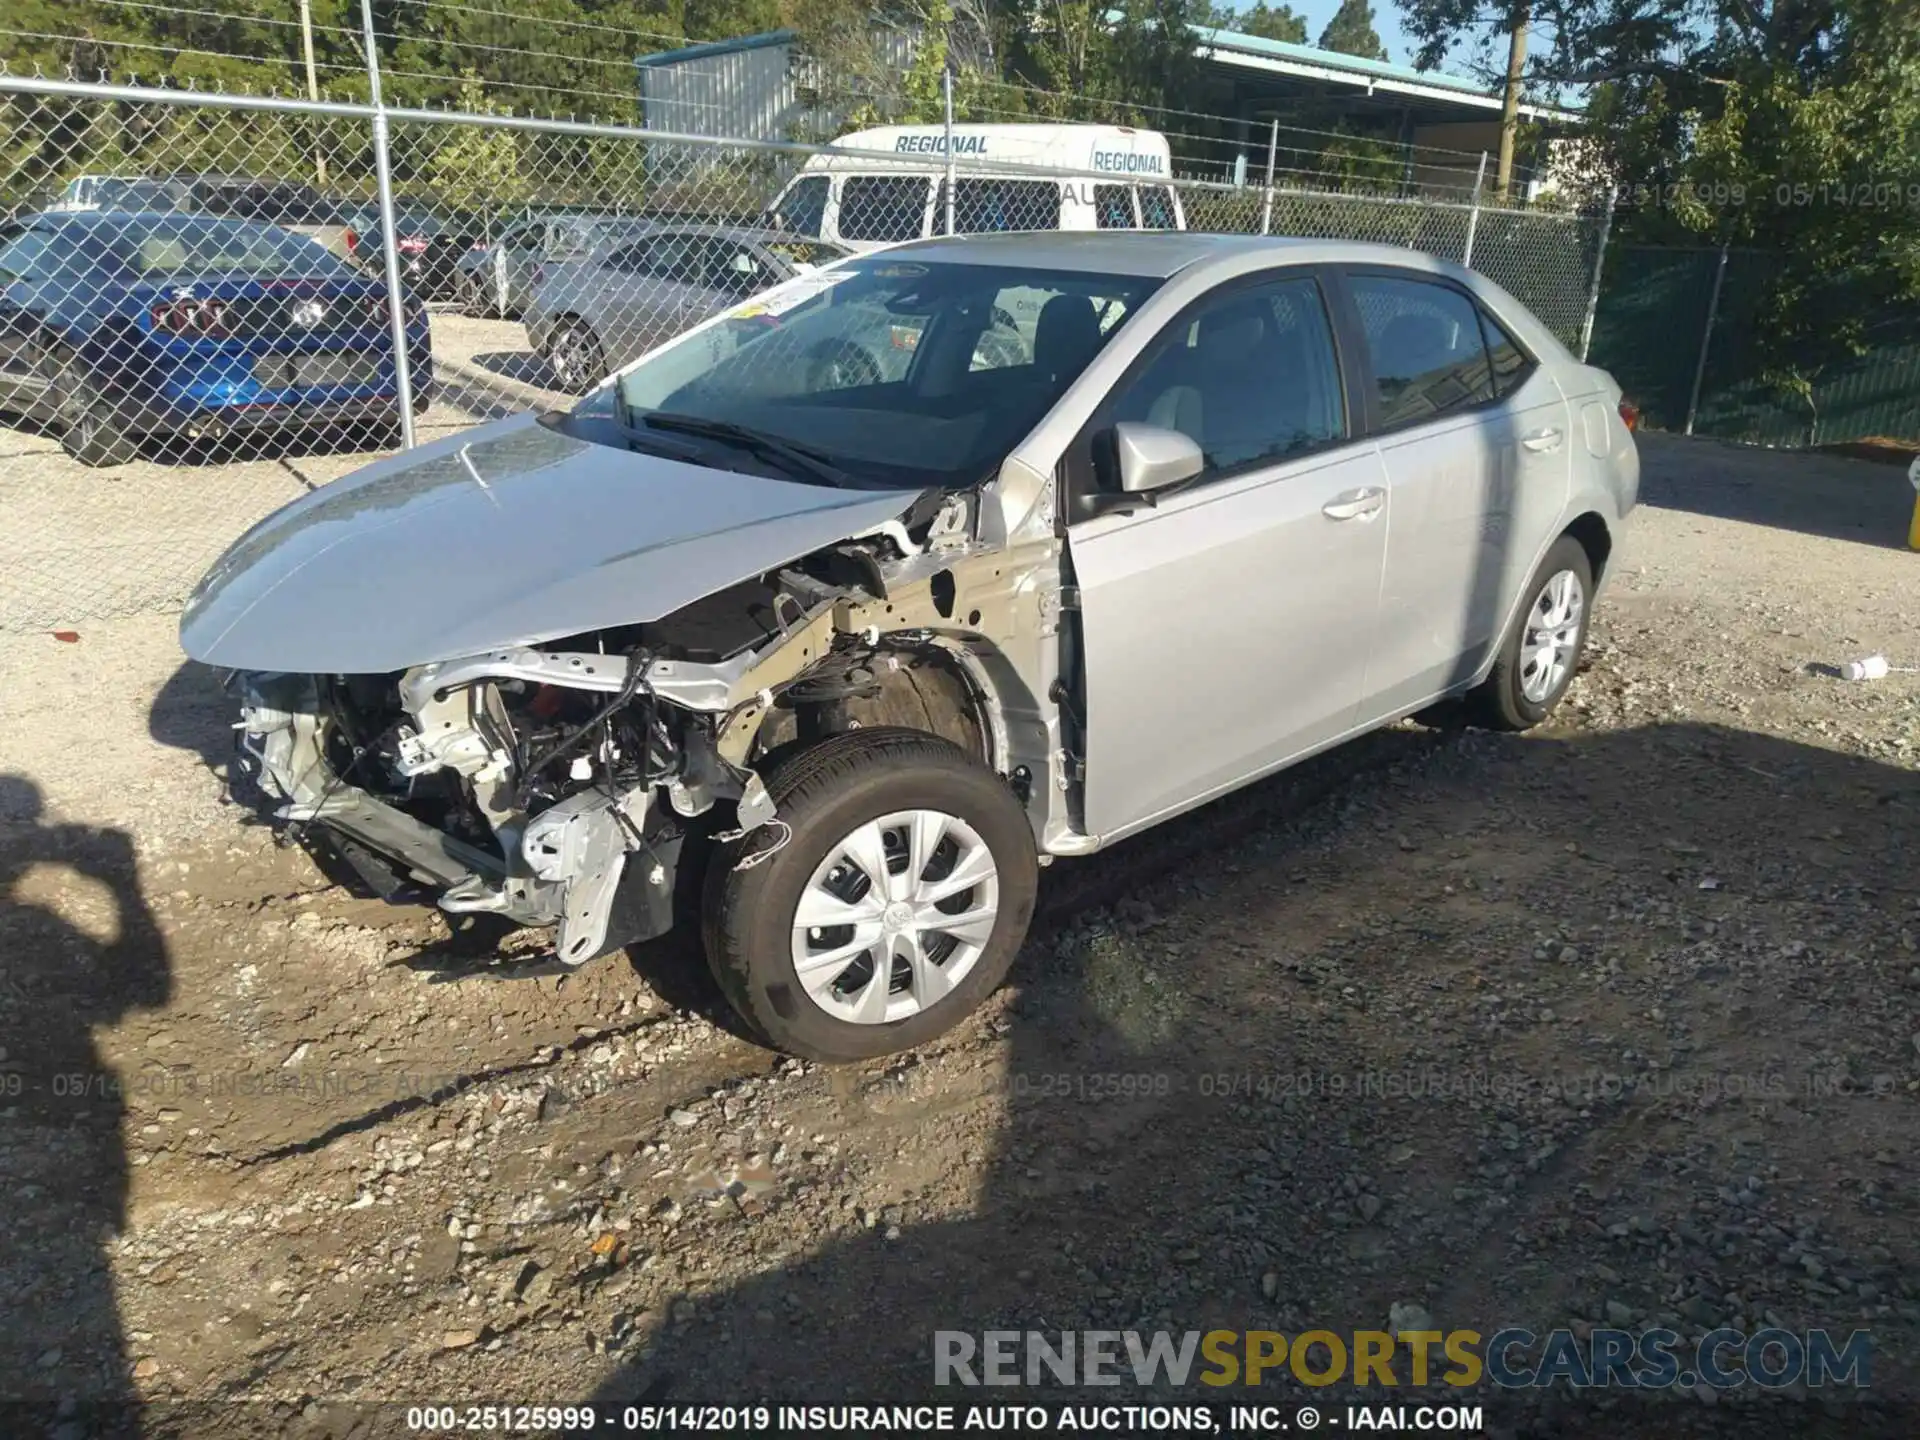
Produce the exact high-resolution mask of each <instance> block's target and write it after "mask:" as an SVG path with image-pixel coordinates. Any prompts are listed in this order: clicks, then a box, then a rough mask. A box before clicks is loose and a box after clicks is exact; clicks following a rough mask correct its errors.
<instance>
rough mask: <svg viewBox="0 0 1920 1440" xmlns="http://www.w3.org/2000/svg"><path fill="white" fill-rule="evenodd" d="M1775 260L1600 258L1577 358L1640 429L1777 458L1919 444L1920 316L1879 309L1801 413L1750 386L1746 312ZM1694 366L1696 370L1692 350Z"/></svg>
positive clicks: (1755, 367) (1741, 254) (1657, 255)
mask: <svg viewBox="0 0 1920 1440" xmlns="http://www.w3.org/2000/svg"><path fill="white" fill-rule="evenodd" d="M1778 266H1779V262H1778V259H1777V258H1776V257H1775V256H1773V255H1769V254H1764V253H1761V252H1757V251H1751V250H1746V251H1743V250H1729V251H1728V252H1727V255H1726V262H1725V270H1724V272H1723V273H1719V294H1718V297H1717V299H1716V296H1715V293H1714V291H1715V277H1716V272H1720V271H1721V256H1720V252H1719V251H1718V250H1706V249H1702V250H1692V249H1672V248H1667V247H1662V246H1649V245H1621V246H1615V247H1613V249H1612V250H1610V251H1609V253H1608V255H1607V264H1606V273H1605V276H1604V278H1603V279H1602V282H1601V287H1600V300H1599V305H1598V308H1597V309H1596V310H1595V313H1594V322H1593V346H1592V349H1591V351H1590V352H1589V358H1591V360H1592V361H1593V363H1594V364H1596V365H1600V366H1603V367H1604V368H1606V369H1607V370H1609V371H1611V372H1612V373H1613V375H1614V378H1615V379H1617V380H1619V382H1620V384H1621V388H1622V389H1624V390H1625V391H1626V393H1627V395H1628V397H1629V398H1631V399H1632V400H1633V401H1634V402H1635V403H1636V404H1638V405H1639V406H1640V409H1641V414H1642V416H1643V419H1644V422H1645V423H1646V425H1647V426H1648V427H1649V428H1653V429H1661V430H1683V429H1685V428H1686V426H1687V419H1688V409H1689V406H1690V404H1692V402H1693V387H1694V378H1695V374H1696V372H1698V374H1699V380H1700V390H1699V398H1698V403H1697V407H1695V408H1694V414H1693V433H1694V434H1696V435H1711V436H1714V437H1716V438H1718V439H1723V440H1740V441H1745V442H1748V443H1750V444H1758V445H1777V446H1804V445H1835V444H1841V443H1844V442H1846V441H1850V440H1865V439H1868V438H1870V437H1875V436H1880V437H1886V438H1891V439H1901V440H1914V439H1920V306H1908V307H1905V308H1903V309H1902V308H1896V309H1890V310H1888V311H1887V312H1886V313H1885V314H1883V315H1882V316H1881V317H1880V318H1879V319H1878V320H1877V321H1876V322H1875V323H1874V324H1873V325H1872V326H1871V327H1870V329H1869V331H1868V334H1867V350H1866V353H1864V354H1862V355H1859V356H1856V357H1853V358H1850V359H1847V360H1844V361H1841V362H1840V363H1838V364H1834V365H1831V366H1829V367H1828V368H1827V369H1826V371H1825V372H1824V373H1823V374H1822V375H1821V377H1820V380H1819V382H1818V383H1817V384H1816V385H1815V386H1814V390H1813V404H1812V406H1811V407H1810V406H1809V405H1808V404H1807V401H1806V399H1805V397H1803V396H1798V395H1793V394H1790V393H1784V392H1782V391H1780V390H1778V389H1776V388H1775V387H1773V386H1770V385H1768V384H1766V383H1765V382H1763V381H1762V380H1761V379H1760V377H1759V373H1758V372H1759V369H1760V363H1759V359H1758V354H1759V346H1758V345H1757V343H1756V335H1755V325H1756V320H1755V316H1756V312H1757V311H1758V310H1759V308H1760V304H1761V301H1762V300H1764V298H1765V297H1766V294H1767V287H1768V286H1769V284H1770V283H1771V282H1772V279H1773V276H1774V275H1775V274H1776V273H1777V270H1778ZM1703 345H1704V348H1705V366H1704V368H1701V353H1702V347H1703Z"/></svg>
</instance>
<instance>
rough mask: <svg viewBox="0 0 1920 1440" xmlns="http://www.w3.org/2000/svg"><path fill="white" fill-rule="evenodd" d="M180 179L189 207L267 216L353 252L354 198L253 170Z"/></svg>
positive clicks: (343, 252) (234, 216)
mask: <svg viewBox="0 0 1920 1440" xmlns="http://www.w3.org/2000/svg"><path fill="white" fill-rule="evenodd" d="M176 181H177V182H184V183H185V184H186V185H187V186H188V187H189V189H190V194H191V197H192V198H191V202H190V205H189V207H187V208H191V209H194V210H197V211H199V212H200V213H202V214H205V215H220V216H223V217H225V218H227V219H230V220H262V221H265V222H267V223H268V224H271V225H278V226H280V227H281V228H282V229H284V230H291V231H292V232H293V233H294V234H296V235H304V236H306V237H307V238H308V239H309V240H314V241H318V242H319V243H320V244H321V245H323V246H325V247H326V249H328V250H329V251H331V252H332V253H333V254H335V255H338V256H340V257H341V258H342V259H345V258H348V256H349V247H348V245H347V229H348V224H349V221H350V220H351V218H352V216H353V213H354V211H355V208H356V207H355V206H354V204H353V203H352V202H351V201H347V200H342V199H340V198H339V197H338V196H334V195H327V194H324V193H322V192H321V191H319V190H316V189H314V188H313V186H311V185H302V184H299V183H297V182H294V181H287V180H259V179H256V178H254V177H253V176H250V175H225V174H204V175H186V176H179V177H176ZM123 208H125V207H123Z"/></svg>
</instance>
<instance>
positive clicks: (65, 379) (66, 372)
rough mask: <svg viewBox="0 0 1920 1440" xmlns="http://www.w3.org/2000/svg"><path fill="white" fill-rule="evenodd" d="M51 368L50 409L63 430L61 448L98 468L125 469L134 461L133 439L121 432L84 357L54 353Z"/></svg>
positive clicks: (49, 354) (50, 357)
mask: <svg viewBox="0 0 1920 1440" xmlns="http://www.w3.org/2000/svg"><path fill="white" fill-rule="evenodd" d="M47 364H48V366H49V368H50V369H51V371H52V374H51V375H50V376H49V377H48V378H49V388H48V392H47V401H48V408H49V409H50V410H51V411H52V413H53V421H54V423H55V424H56V425H58V426H59V427H60V448H61V449H63V450H65V451H66V452H67V454H69V455H71V456H72V457H73V458H74V459H75V460H78V461H79V462H80V463H81V464H82V465H88V466H92V467H94V468H104V467H107V466H112V465H124V464H126V463H127V462H128V461H129V460H131V459H133V458H134V453H135V452H134V444H133V440H132V438H131V437H130V436H128V435H127V433H126V432H125V431H124V430H122V429H121V428H120V426H119V423H118V420H117V417H116V416H115V415H114V413H113V409H112V407H111V405H110V404H109V403H108V401H107V400H106V398H105V397H104V396H102V395H101V393H100V391H99V388H98V387H97V386H96V385H95V384H94V383H93V379H92V377H91V376H90V375H88V373H87V369H86V366H85V364H84V363H83V362H82V361H81V359H80V357H79V356H78V355H75V354H74V353H73V352H72V351H71V350H67V349H64V348H61V349H55V350H50V351H49V352H47Z"/></svg>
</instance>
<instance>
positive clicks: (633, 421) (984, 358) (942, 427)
mask: <svg viewBox="0 0 1920 1440" xmlns="http://www.w3.org/2000/svg"><path fill="white" fill-rule="evenodd" d="M1159 283H1160V282H1159V281H1158V280H1157V279H1154V278H1151V277H1147V276H1138V275H1103V274H1089V273H1086V272H1083V271H1054V270H1038V269H1027V268H1024V267H1012V266H998V265H952V264H926V263H920V262H917V261H912V260H909V259H907V258H905V257H898V256H886V255H874V256H869V257H866V258H865V259H862V260H855V261H849V262H847V263H845V264H841V265H837V266H835V267H833V268H832V269H828V270H819V271H814V272H811V273H809V274H805V275H802V276H801V277H800V278H799V279H797V280H793V281H789V282H788V283H787V284H785V285H783V286H780V287H778V288H777V289H775V290H772V291H769V292H767V293H765V294H762V295H760V296H757V297H755V298H754V299H752V300H749V301H747V302H746V303H745V304H742V305H739V306H736V307H735V308H734V309H733V310H731V311H729V312H728V313H727V315H726V316H725V317H724V318H722V319H721V320H719V321H718V322H716V323H714V324H712V325H709V326H706V327H705V328H702V329H699V330H695V331H693V332H690V333H688V334H687V335H684V336H682V337H681V338H680V339H679V340H677V341H674V342H673V343H671V344H669V345H667V346H666V347H665V348H663V349H661V350H658V351H656V352H655V353H654V354H652V355H650V356H649V357H647V358H646V359H645V360H643V361H641V362H640V363H639V364H638V365H637V366H635V367H634V368H633V369H632V370H629V371H628V372H627V373H626V374H625V375H624V376H622V377H621V378H620V380H619V382H618V384H617V387H616V390H615V391H614V392H613V393H609V392H606V391H602V392H599V393H598V394H596V395H594V396H591V397H589V398H588V400H587V401H586V402H584V403H583V405H582V407H581V409H580V411H579V412H577V413H580V414H582V415H587V414H605V413H606V412H607V411H609V410H611V409H614V408H615V404H614V402H615V400H616V398H617V402H618V404H617V408H618V410H619V412H620V416H621V418H622V420H623V421H624V422H625V423H626V424H627V426H628V428H629V429H630V430H631V431H632V432H633V433H634V434H635V435H636V437H640V436H642V435H643V434H644V433H645V432H647V430H648V425H647V417H648V416H649V415H650V414H656V413H657V414H659V415H661V416H662V417H663V421H664V420H665V419H666V418H667V417H672V418H673V420H674V421H675V422H676V423H677V422H680V421H684V420H686V419H688V418H689V417H691V418H692V419H693V420H696V421H703V422H713V423H716V424H719V425H726V426H732V427H736V428H739V429H744V430H751V431H753V432H755V433H756V434H758V435H761V436H768V437H772V438H773V439H775V440H777V441H781V442H784V443H786V444H788V445H791V446H795V447H801V448H804V449H805V450H806V451H808V452H809V453H811V454H814V455H817V456H819V457H821V458H822V459H824V460H826V461H828V462H830V463H831V464H832V465H833V466H834V467H836V468H837V469H838V470H839V471H841V472H843V474H844V475H845V476H846V477H848V478H850V479H851V480H852V481H853V482H854V483H856V484H862V485H874V486H886V487H895V486H898V487H913V488H920V487H925V486H929V485H942V486H956V485H966V484H971V483H973V482H975V481H977V480H980V479H982V478H984V477H985V476H987V475H988V474H990V473H992V471H993V470H995V469H996V468H997V467H998V466H999V464H1000V462H1001V460H1002V459H1004V458H1005V456H1006V454H1007V452H1008V451H1009V450H1011V449H1012V448H1013V446H1014V445H1015V444H1017V443H1018V442H1019V441H1020V440H1021V439H1022V438H1023V437H1024V436H1025V435H1026V433H1027V432H1028V431H1029V430H1031V429H1032V428H1033V426H1034V425H1036V424H1037V423H1038V422H1039V421H1040V419H1041V417H1042V416H1044V415H1045V414H1046V413H1047V411H1048V410H1049V409H1051V408H1052V407H1053V404H1054V402H1055V401H1057V400H1058V399H1059V398H1060V396H1061V394H1062V393H1064V392H1065V390H1066V388H1067V386H1069V385H1070V384H1072V383H1073V381H1074V380H1075V379H1076V378H1077V377H1078V376H1079V375H1080V373H1081V372H1082V371H1083V370H1085V369H1086V367H1087V365H1088V364H1089V362H1091V361H1092V359H1093V357H1094V356H1095V355H1096V354H1098V353H1099V351H1100V348H1101V347H1102V346H1103V345H1104V344H1106V342H1107V340H1108V338H1109V337H1110V336H1111V335H1112V334H1113V332H1114V331H1115V330H1116V329H1117V328H1118V327H1119V326H1120V325H1122V324H1124V323H1126V320H1127V318H1128V317H1129V316H1131V315H1132V314H1133V313H1134V312H1135V311H1136V310H1138V309H1139V307H1140V304H1141V302H1142V301H1143V300H1145V299H1146V297H1147V296H1148V295H1150V294H1151V293H1152V292H1153V290H1154V289H1155V288H1156V287H1157V286H1158V285H1159ZM683 438H684V437H683Z"/></svg>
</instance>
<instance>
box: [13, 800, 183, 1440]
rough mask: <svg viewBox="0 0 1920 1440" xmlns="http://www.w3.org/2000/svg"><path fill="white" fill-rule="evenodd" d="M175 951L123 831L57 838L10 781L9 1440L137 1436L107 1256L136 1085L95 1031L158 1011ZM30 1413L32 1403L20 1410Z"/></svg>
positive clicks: (121, 1196)
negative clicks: (129, 1086)
mask: <svg viewBox="0 0 1920 1440" xmlns="http://www.w3.org/2000/svg"><path fill="white" fill-rule="evenodd" d="M170 975H171V971H170V966H169V962H168V957H167V949H166V943H165V941H164V939H163V938H162V936H161V934H160V930H159V927H158V925H157V924H156V922H155V920H154V917H153V914H152V912H151V911H150V910H149V908H148V906H147V903H146V900H145V899H144V897H143V896H142V894H141V891H140V883H139V876H138V871H137V867H136V861H135V855H134V849H133V844H132V841H131V840H130V839H129V837H128V836H127V835H126V834H125V832H123V831H119V830H111V829H97V828H94V827H91V826H83V825H61V824H48V823H46V820H45V818H44V814H43V799H42V796H41V793H40V789H39V787H38V786H37V785H36V784H34V782H33V781H31V780H29V779H26V778H24V777H21V776H17V775H3V776H0V1051H3V1052H4V1053H3V1054H0V1097H4V1098H0V1106H3V1107H4V1108H5V1109H6V1110H7V1111H8V1112H9V1113H8V1117H7V1118H8V1132H7V1137H6V1143H5V1144H4V1145H0V1193H4V1194H5V1195H7V1196H8V1197H9V1203H8V1204H7V1206H6V1211H5V1217H4V1219H3V1220H0V1226H3V1227H4V1234H5V1244H4V1245H0V1257H3V1258H0V1285H4V1288H5V1293H6V1297H7V1302H6V1322H5V1323H4V1324H0V1402H5V1404H4V1406H0V1413H3V1414H7V1415H9V1417H10V1418H8V1419H7V1421H6V1430H7V1433H8V1434H9V1435H22V1436H25V1435H32V1434H38V1433H42V1431H44V1432H45V1433H48V1434H57V1435H60V1436H62V1437H63V1440H77V1437H82V1436H95V1437H104V1436H116V1437H117V1436H128V1435H135V1434H138V1433H139V1428H140V1426H139V1417H138V1415H137V1413H135V1411H134V1410H133V1408H132V1407H131V1406H130V1405H129V1404H128V1403H127V1402H129V1401H131V1400H133V1399H134V1398H135V1397H136V1390H135V1386H134V1384H133V1375H132V1371H133V1366H134V1364H135V1361H136V1359H137V1358H138V1357H135V1356H133V1355H131V1354H130V1353H129V1351H128V1348H127V1343H126V1338H125V1334H124V1327H123V1324H122V1317H121V1315H120V1312H119V1307H118V1304H117V1301H116V1297H115V1286H114V1277H113V1273H112V1268H111V1252H112V1247H113V1245H114V1244H115V1242H116V1240H117V1237H118V1236H119V1234H120V1232H121V1231H122V1230H123V1228H124V1226H125V1223H126V1218H127V1213H126V1212H127V1189H128V1174H129V1165H128V1156H127V1151H126V1144H125V1139H124V1131H125V1122H126V1106H125V1104H124V1102H123V1100H122V1091H123V1085H124V1083H125V1081H126V1079H127V1078H128V1077H126V1076H123V1075H121V1074H119V1073H116V1072H115V1071H114V1070H113V1069H112V1068H111V1067H110V1066H108V1065H107V1064H106V1063H105V1061H104V1060H103V1059H102V1057H101V1055H100V1052H99V1049H98V1047H97V1045H96V1042H95V1033H96V1030H97V1029H98V1028H100V1027H106V1026H111V1025H114V1024H116V1023H118V1022H119V1021H121V1020H122V1019H124V1018H125V1016H126V1015H127V1014H128V1013H129V1012H130V1011H133V1010H137V1009H145V1008H151V1007H156V1006H161V1005H164V1004H165V1003H166V1002H167V999H168V995H169V992H170V989H171V978H170ZM22 1402H24V1403H22Z"/></svg>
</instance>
